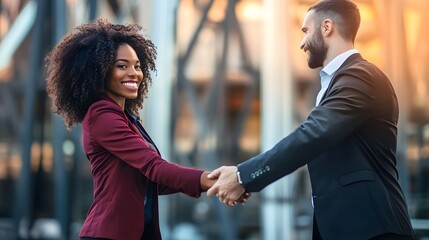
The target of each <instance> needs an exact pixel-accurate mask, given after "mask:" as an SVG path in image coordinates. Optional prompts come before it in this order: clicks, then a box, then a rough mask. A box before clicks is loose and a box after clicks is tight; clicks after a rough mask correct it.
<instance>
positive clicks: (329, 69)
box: [320, 49, 358, 76]
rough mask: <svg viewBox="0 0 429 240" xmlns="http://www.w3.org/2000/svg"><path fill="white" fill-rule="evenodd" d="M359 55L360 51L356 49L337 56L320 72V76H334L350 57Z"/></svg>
mask: <svg viewBox="0 0 429 240" xmlns="http://www.w3.org/2000/svg"><path fill="white" fill-rule="evenodd" d="M355 53H358V50H356V49H350V50H348V51H346V52H343V53H341V54H340V55H338V56H336V57H335V58H334V59H332V61H330V62H329V63H328V64H327V65H326V66H325V67H324V68H322V70H321V71H320V75H321V76H323V75H325V74H326V75H332V74H333V73H334V72H335V71H337V70H338V68H340V67H341V65H342V64H343V63H344V62H345V61H346V60H347V58H348V57H350V56H351V55H353V54H355Z"/></svg>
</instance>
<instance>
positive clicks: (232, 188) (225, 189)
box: [200, 166, 251, 206]
mask: <svg viewBox="0 0 429 240" xmlns="http://www.w3.org/2000/svg"><path fill="white" fill-rule="evenodd" d="M200 183H201V189H202V190H203V191H207V196H209V197H211V196H213V195H216V197H217V198H218V199H219V201H221V202H222V203H224V204H226V205H228V206H235V205H237V204H238V203H241V204H243V205H244V204H245V203H246V201H247V200H248V199H249V198H250V195H251V194H250V193H249V192H246V191H245V189H244V187H243V186H242V185H241V184H240V183H239V182H238V179H237V167H236V166H223V167H220V168H218V169H215V170H214V171H213V172H211V173H210V172H204V173H203V174H202V175H201V178H200Z"/></svg>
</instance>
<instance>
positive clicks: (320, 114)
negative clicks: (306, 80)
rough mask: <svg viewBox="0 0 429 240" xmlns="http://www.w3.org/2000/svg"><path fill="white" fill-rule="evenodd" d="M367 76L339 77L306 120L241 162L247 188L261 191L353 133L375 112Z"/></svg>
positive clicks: (242, 177) (373, 94)
mask: <svg viewBox="0 0 429 240" xmlns="http://www.w3.org/2000/svg"><path fill="white" fill-rule="evenodd" d="M367 79H368V78H361V77H359V76H357V75H342V76H337V78H336V81H335V82H333V86H332V89H331V90H330V91H329V93H328V95H327V96H326V97H325V98H324V99H323V101H322V102H321V103H320V105H319V106H317V107H315V108H314V109H313V111H312V112H311V113H310V115H309V117H308V118H307V120H306V121H305V122H303V123H302V124H301V125H300V126H299V127H298V128H296V129H295V130H294V131H293V132H292V133H291V134H290V135H288V136H286V137H285V138H283V139H282V140H281V141H280V142H278V143H277V144H276V145H275V146H274V147H273V148H272V149H270V150H268V151H266V152H264V153H261V154H259V155H257V156H255V157H253V158H250V159H249V160H247V161H245V162H243V163H241V164H239V165H238V171H239V172H240V175H241V180H242V182H243V185H244V187H245V189H246V190H247V191H251V192H256V191H260V190H261V189H263V188H264V187H265V186H267V185H268V184H270V183H272V182H274V181H276V180H278V179H279V178H281V177H283V176H285V175H287V174H289V173H291V172H293V171H295V170H296V169H298V168H299V167H301V166H304V165H306V164H307V163H308V162H310V161H311V160H313V159H314V158H316V157H317V156H319V155H320V154H322V153H323V152H324V151H325V150H326V149H328V148H330V147H332V146H334V145H335V144H337V143H338V142H340V141H341V140H343V139H344V138H346V137H347V136H348V135H349V134H351V133H352V132H354V131H355V130H356V128H358V127H359V126H360V125H361V124H362V123H363V122H364V121H366V120H367V119H368V118H369V117H370V116H371V114H372V112H373V107H372V106H373V104H374V100H375V92H376V89H375V86H374V84H373V83H372V82H371V81H368V80H367Z"/></svg>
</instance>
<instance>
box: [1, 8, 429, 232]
mask: <svg viewBox="0 0 429 240" xmlns="http://www.w3.org/2000/svg"><path fill="white" fill-rule="evenodd" d="M314 2H316V1H315V0H281V1H277V0H99V1H98V0H0V239H78V232H79V230H80V226H81V223H82V221H83V220H84V218H85V216H86V212H87V210H88V208H89V205H90V203H91V201H92V180H91V174H90V170H89V164H88V161H87V159H86V157H85V154H84V153H83V151H82V148H81V142H80V139H81V136H80V126H75V127H74V128H73V129H72V131H71V132H68V131H66V129H65V127H64V124H63V122H62V119H61V118H59V117H58V116H56V115H54V114H53V113H52V111H51V102H50V100H49V99H48V98H47V96H46V92H45V88H44V86H45V84H44V77H45V74H46V72H45V71H46V70H45V69H44V66H43V58H44V56H45V54H46V53H47V52H48V51H49V50H50V49H51V48H52V47H53V46H54V45H55V43H56V42H57V41H58V40H59V39H60V38H61V37H62V36H63V35H64V34H65V33H66V32H67V31H68V30H69V29H71V28H72V27H74V26H77V25H79V24H81V23H84V22H87V21H91V20H93V19H95V18H97V17H103V18H107V19H109V20H110V21H112V22H118V23H131V22H135V23H139V24H140V25H142V26H143V27H144V28H145V29H146V30H145V32H144V33H145V34H146V35H147V36H148V37H149V38H150V39H152V40H153V42H154V43H155V45H157V47H158V48H157V50H158V60H157V61H158V62H157V69H158V73H157V75H155V76H154V83H153V86H152V88H151V89H150V93H149V98H148V99H147V101H146V102H145V109H144V111H142V118H143V121H144V125H145V126H146V128H147V129H148V131H149V132H150V134H151V136H153V138H154V140H155V142H156V143H157V145H158V146H159V148H160V150H161V152H162V154H163V157H164V158H165V159H167V160H169V161H172V162H176V163H179V164H182V165H185V166H195V167H199V168H202V169H206V170H211V169H214V168H216V167H218V166H220V165H232V164H238V163H240V162H242V161H244V160H246V159H247V158H249V157H250V156H253V155H256V154H258V153H259V152H261V151H264V150H267V149H269V148H270V147H271V146H273V145H274V144H275V143H276V142H277V141H278V140H280V139H281V138H282V137H284V136H285V135H286V134H287V133H288V132H290V131H291V130H292V129H293V128H294V127H295V126H297V124H298V123H300V122H301V121H303V120H304V119H305V118H306V116H307V114H308V113H309V111H311V109H312V107H313V106H314V102H315V96H316V93H317V92H318V89H319V79H318V73H317V71H315V70H310V69H308V67H307V64H306V55H305V54H304V53H303V52H302V51H301V50H300V49H299V45H300V41H301V38H302V32H301V24H302V19H303V17H304V15H305V13H306V11H307V9H308V7H309V6H310V5H311V4H312V3H314ZM355 2H356V3H357V4H358V6H359V8H360V9H361V15H362V23H361V28H360V30H359V32H358V36H357V40H356V48H357V49H358V50H359V51H360V52H361V53H362V54H363V56H364V57H365V58H366V59H368V60H369V61H371V62H373V63H375V64H376V65H378V66H379V67H380V68H381V69H382V70H383V71H384V72H385V73H386V74H387V75H388V76H389V78H390V80H391V81H392V83H393V85H394V86H395V89H396V91H397V94H398V97H399V100H400V107H401V109H400V110H401V111H400V112H401V116H400V124H399V132H400V135H399V141H398V169H399V172H400V183H401V185H402V187H403V189H404V191H405V194H406V198H407V202H408V205H409V211H410V214H411V217H412V218H413V219H412V221H413V226H414V228H415V230H416V233H417V236H418V237H419V239H421V240H423V239H429V185H428V184H427V182H428V181H429V106H428V104H429V70H428V69H429V44H428V43H429V30H428V28H427V27H424V26H425V23H427V22H428V21H429V19H428V18H429V16H428V14H427V13H426V11H427V10H428V9H429V2H428V1H426V0H395V1H391V0H356V1H355ZM309 151H311V149H309ZM310 192H311V190H310V186H309V182H308V176H307V170H306V168H302V169H299V170H298V171H297V172H295V173H293V174H291V175H290V176H287V177H285V178H283V179H281V180H279V181H278V182H276V183H274V184H272V185H270V186H269V187H267V188H266V189H264V190H263V191H262V192H261V193H257V194H253V196H252V198H251V199H250V200H249V202H248V204H247V206H245V207H241V206H240V207H235V208H229V207H225V206H223V205H222V204H220V203H219V202H218V201H217V199H215V198H207V197H205V195H204V194H203V195H202V197H201V199H199V200H195V199H191V198H189V197H186V196H184V195H181V194H176V195H173V196H168V197H161V203H160V210H161V213H160V214H161V225H162V232H163V236H164V238H165V239H191V240H192V239H207V240H208V239H227V240H233V239H243V240H244V239H292V240H306V239H310V236H311V220H312V209H311V200H310Z"/></svg>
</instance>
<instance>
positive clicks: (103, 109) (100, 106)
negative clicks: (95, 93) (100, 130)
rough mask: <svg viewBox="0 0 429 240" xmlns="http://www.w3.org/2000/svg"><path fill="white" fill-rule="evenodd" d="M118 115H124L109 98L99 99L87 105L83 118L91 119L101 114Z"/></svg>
mask: <svg viewBox="0 0 429 240" xmlns="http://www.w3.org/2000/svg"><path fill="white" fill-rule="evenodd" d="M112 114H114V115H120V116H121V117H125V113H124V111H122V109H121V108H120V107H119V106H118V105H117V104H116V103H114V102H112V101H109V100H105V99H102V100H99V101H97V102H95V103H93V104H91V106H90V107H89V109H88V111H87V113H86V116H85V118H86V119H88V120H89V119H92V120H94V119H95V118H98V117H100V116H103V115H112Z"/></svg>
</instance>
